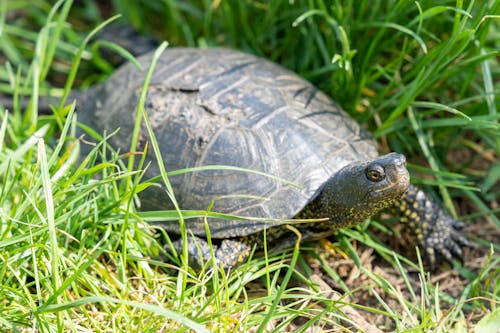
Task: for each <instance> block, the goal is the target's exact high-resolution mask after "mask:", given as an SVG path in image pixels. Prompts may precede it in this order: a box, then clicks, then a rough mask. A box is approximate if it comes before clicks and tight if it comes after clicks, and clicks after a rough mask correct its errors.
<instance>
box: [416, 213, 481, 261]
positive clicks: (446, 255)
mask: <svg viewBox="0 0 500 333" xmlns="http://www.w3.org/2000/svg"><path fill="white" fill-rule="evenodd" d="M438 209H439V211H438V212H437V214H436V216H435V217H436V218H435V220H434V221H429V224H430V227H429V228H427V229H426V230H424V232H423V233H424V235H423V236H424V237H423V239H424V247H425V249H426V254H427V260H428V262H429V264H430V266H431V268H432V269H434V268H435V265H436V262H437V258H436V254H438V256H440V257H441V258H442V259H444V260H445V261H447V262H448V263H449V264H450V265H453V259H458V260H459V261H460V263H461V264H462V265H463V264H464V258H463V250H462V248H463V247H471V246H472V243H471V242H470V241H469V240H467V238H466V237H465V236H464V235H463V234H462V232H461V230H460V229H463V227H464V226H465V225H466V224H465V223H463V222H459V221H456V220H455V219H453V218H452V217H451V216H449V215H448V214H446V213H445V212H443V211H442V210H441V208H438ZM432 222H434V223H432Z"/></svg>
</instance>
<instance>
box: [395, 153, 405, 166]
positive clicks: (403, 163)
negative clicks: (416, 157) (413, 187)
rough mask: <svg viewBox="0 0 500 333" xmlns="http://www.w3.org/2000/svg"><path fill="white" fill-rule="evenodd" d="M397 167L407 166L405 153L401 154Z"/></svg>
mask: <svg viewBox="0 0 500 333" xmlns="http://www.w3.org/2000/svg"><path fill="white" fill-rule="evenodd" d="M396 167H397V168H398V169H404V168H406V157H405V156H404V155H400V158H399V159H398V160H397V161H396Z"/></svg>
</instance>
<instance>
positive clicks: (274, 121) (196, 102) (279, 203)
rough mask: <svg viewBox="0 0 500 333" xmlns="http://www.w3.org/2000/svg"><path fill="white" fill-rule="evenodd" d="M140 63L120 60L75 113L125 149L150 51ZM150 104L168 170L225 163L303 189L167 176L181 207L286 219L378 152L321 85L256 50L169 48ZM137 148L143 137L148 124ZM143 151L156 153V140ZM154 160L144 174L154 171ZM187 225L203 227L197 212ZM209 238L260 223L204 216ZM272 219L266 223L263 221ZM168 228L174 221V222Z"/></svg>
mask: <svg viewBox="0 0 500 333" xmlns="http://www.w3.org/2000/svg"><path fill="white" fill-rule="evenodd" d="M139 60H140V62H141V64H142V65H143V67H144V70H143V71H140V70H138V69H137V68H136V67H135V66H133V65H132V64H126V65H124V66H122V67H121V68H120V69H119V70H117V71H116V73H115V74H114V75H113V76H112V77H111V78H110V79H109V80H108V81H107V82H106V83H105V84H104V85H102V86H100V87H98V88H97V89H94V90H93V91H91V92H90V93H88V94H86V96H84V97H83V98H81V99H80V101H79V105H78V114H79V119H80V120H81V121H82V122H84V123H86V124H87V125H90V126H91V127H93V128H94V129H97V130H99V131H100V132H103V131H104V130H106V132H107V133H111V132H112V131H114V130H115V129H116V128H120V131H119V132H118V133H117V134H116V135H115V136H113V137H112V138H111V140H110V142H111V144H112V145H113V146H114V147H115V148H119V149H120V151H121V152H126V151H128V149H129V147H130V139H131V137H132V130H133V127H134V119H135V109H136V105H137V101H138V97H139V94H140V90H141V86H142V84H143V80H144V76H145V73H146V71H147V68H148V67H149V64H150V61H151V54H149V55H145V56H143V57H141V58H140V59H139ZM145 105H146V112H147V115H148V117H149V119H150V121H151V124H152V127H153V129H154V131H155V135H156V139H157V140H158V143H159V145H160V149H161V151H162V154H163V160H164V161H165V163H166V169H167V171H172V170H178V169H183V168H188V167H197V166H206V165H231V166H237V167H242V168H248V169H253V170H258V171H262V172H265V173H268V174H271V175H275V176H278V177H281V178H285V179H287V180H289V181H291V182H293V183H295V184H298V185H300V186H301V187H302V189H296V188H294V187H292V186H289V185H287V184H284V183H283V182H280V181H277V180H274V179H272V178H268V177H263V176H260V175H256V174H252V173H246V172H240V171H228V170H213V171H202V172H192V173H186V174H182V175H178V176H173V177H171V178H170V181H171V183H172V186H173V188H174V191H175V196H176V198H177V200H178V202H179V204H180V207H181V208H182V209H203V210H204V209H207V207H208V206H209V205H210V202H211V201H214V206H213V208H212V211H217V212H224V213H231V214H235V215H239V216H251V217H266V218H277V219H287V218H292V217H293V216H295V215H296V214H297V213H298V212H300V211H301V210H302V209H303V208H304V206H305V205H306V204H307V203H308V202H309V201H310V200H311V199H312V198H313V196H314V195H315V194H316V193H317V192H318V190H319V189H320V188H321V186H322V185H323V184H324V182H326V181H327V180H328V179H329V178H330V177H332V175H334V174H335V173H336V172H337V171H338V170H339V169H340V168H342V167H343V166H345V165H346V164H348V163H351V162H353V161H357V160H364V159H370V158H373V157H375V156H377V150H376V144H375V143H374V141H373V140H372V139H371V138H370V136H369V135H368V134H367V133H365V132H364V131H362V130H361V129H360V126H359V125H358V124H357V123H356V122H355V121H354V120H353V119H352V118H351V117H350V116H349V115H347V114H346V113H345V112H344V111H342V110H341V109H340V108H339V106H338V105H336V104H335V103H334V102H333V101H332V100H331V99H330V98H329V97H328V96H327V95H326V94H324V93H323V92H321V91H319V90H317V89H316V88H315V87H314V86H313V85H311V84H310V83H308V82H307V81H305V80H303V79H302V78H300V77H299V76H297V75H296V74H294V73H292V72H290V71H288V70H286V69H284V68H282V67H280V66H278V65H277V64H274V63H272V62H269V61H266V60H264V59H261V58H258V57H255V56H253V55H249V54H245V53H242V52H238V51H232V50H227V49H206V50H202V49H190V48H170V49H167V50H166V51H165V52H164V53H163V55H162V56H161V58H160V59H159V61H158V63H157V65H156V68H155V71H154V75H153V77H152V80H151V83H150V86H149V90H148V95H147V101H146V104H145ZM140 138H141V140H140V146H141V147H140V148H142V147H144V145H145V143H146V140H147V139H148V135H147V131H146V129H145V127H143V128H142V130H141V133H140ZM148 159H149V160H151V161H156V160H155V158H154V154H153V152H152V149H149V150H148ZM158 170H159V169H158V167H157V165H156V162H153V163H152V165H151V166H150V167H149V168H148V169H147V172H146V179H147V178H150V177H153V176H156V175H158V174H159V171H158ZM142 205H143V208H144V209H148V210H161V209H169V208H171V207H172V206H171V204H170V200H169V199H168V197H167V195H166V194H165V192H164V191H163V190H161V189H159V188H153V187H151V188H150V189H149V190H148V191H146V192H145V193H144V195H143V196H142ZM186 223H187V225H188V228H190V229H191V230H192V231H193V233H195V234H197V235H204V234H205V229H204V227H203V224H200V221H195V220H187V221H186ZM209 223H210V229H211V235H212V237H214V238H224V237H233V236H243V235H247V234H250V233H254V232H258V231H261V230H262V229H263V228H264V225H263V224H261V223H255V222H252V221H225V220H209ZM268 226H269V225H268ZM166 228H167V230H169V231H174V232H175V231H176V230H178V224H177V223H176V222H174V223H172V224H167V225H166Z"/></svg>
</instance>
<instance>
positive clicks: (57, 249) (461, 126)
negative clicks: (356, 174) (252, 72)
mask: <svg viewBox="0 0 500 333" xmlns="http://www.w3.org/2000/svg"><path fill="white" fill-rule="evenodd" d="M116 14H120V15H121V16H120V17H118V18H117V17H115V15H116ZM499 14H500V1H498V0H489V1H486V0H483V1H463V0H457V1H445V0H441V1H430V0H429V1H426V0H422V1H405V0H401V1H390V0H386V1H371V0H357V1H354V0H351V1H349V0H345V1H322V0H308V1H306V0H296V1H293V0H292V1H278V0H276V1H268V2H266V1H256V0H244V1H224V0H215V1H209V0H200V1H180V0H179V1H176V0H163V1H157V0H151V1H130V0H114V1H97V0H82V1H63V0H61V1H44V0H38V1H24V0H15V1H14V0H0V63H1V65H2V66H1V67H0V117H1V118H0V120H1V123H0V139H1V140H0V184H1V187H0V221H1V222H0V223H1V224H0V261H1V262H2V265H1V267H0V313H1V316H0V330H2V331H13V332H28V331H33V332H38V331H40V332H48V331H82V332H88V331H92V332H94V331H95V332H111V331H137V330H142V331H145V332H153V331H164V332H170V331H186V330H188V331H189V330H191V331H197V332H206V331H214V332H234V331H244V332H247V331H253V332H263V331H297V332H319V331H339V332H340V331H342V332H344V331H356V330H363V331H372V332H376V331H377V330H381V331H384V332H388V331H397V332H420V331H435V332H465V331H471V330H475V332H494V331H498V329H499V327H498V323H499V322H500V310H499V309H498V304H499V302H500V280H499V276H500V267H499V261H500V259H499V257H498V255H497V253H498V251H499V248H500V220H499V214H498V213H499V206H498V197H499V193H500V186H499V178H500V163H499V162H498V156H499V152H500V130H499V129H500V126H499V122H498V119H499V118H500V115H499V112H498V109H499V103H498V101H499V98H498V96H499V84H498V83H499V80H498V78H499V64H498V59H499V57H498V55H499V43H500V33H499V24H498V22H499V21H498V20H499V17H500V16H499ZM111 17H114V18H116V21H115V22H114V23H116V22H119V23H121V24H128V25H133V26H134V27H135V28H136V29H137V30H138V31H140V32H141V33H142V34H144V35H145V36H149V37H151V38H154V39H156V40H158V41H161V40H167V41H168V42H169V44H170V46H169V47H174V46H181V45H189V46H196V47H208V46H226V47H231V48H237V49H241V50H244V51H247V52H250V53H253V54H257V55H259V56H262V57H265V58H268V59H271V60H273V61H275V62H278V63H280V64H282V65H283V66H285V67H287V68H289V69H291V70H293V71H295V72H297V73H298V74H299V75H301V76H303V77H304V78H306V79H307V80H310V81H311V82H313V83H314V84H315V85H316V86H318V87H319V88H320V89H322V90H323V91H325V92H326V93H327V94H329V95H331V96H332V97H333V98H334V99H335V100H336V101H338V102H339V103H340V104H341V105H342V107H343V108H344V109H345V110H346V111H348V112H349V113H350V114H351V115H352V116H353V117H354V118H356V119H357V120H358V121H359V122H360V123H361V124H362V125H363V126H365V127H366V128H368V129H369V130H370V131H371V132H372V133H373V135H374V137H375V138H376V139H377V141H378V142H379V143H380V150H381V152H387V151H399V152H404V153H405V155H406V156H407V158H408V160H409V162H410V165H409V166H410V170H411V172H412V181H413V182H414V183H417V184H419V185H420V186H423V187H425V188H426V189H427V190H428V191H429V192H430V193H432V194H433V196H434V197H435V198H436V200H437V201H439V202H442V204H443V206H445V207H446V209H448V210H449V211H450V212H451V213H452V214H453V215H455V216H458V217H459V219H460V220H462V221H465V222H466V223H467V225H468V227H467V228H466V233H467V234H468V236H469V238H470V239H471V240H472V241H473V242H474V243H475V244H477V248H474V249H468V250H466V253H465V257H464V261H465V262H464V265H461V264H459V263H455V265H453V266H454V267H452V268H451V269H450V267H449V266H448V265H446V264H443V266H442V267H440V268H439V269H438V270H437V271H435V272H432V273H428V272H426V270H425V268H424V267H422V264H421V263H420V261H419V260H418V257H417V256H416V254H415V251H414V250H413V246H408V240H407V239H406V238H405V235H404V233H403V232H402V231H401V229H400V226H399V225H397V224H396V223H393V221H392V222H391V221H389V222H387V221H385V222H384V221H382V219H379V218H375V219H373V221H370V222H367V223H364V224H363V225H361V226H359V227H357V228H354V229H352V230H343V231H341V232H340V233H339V234H338V235H337V237H336V238H335V239H332V240H330V241H326V242H323V243H321V244H319V245H318V244H316V245H315V244H304V245H303V246H302V247H301V249H300V251H299V248H298V247H296V248H294V249H289V250H286V251H282V252H278V253H270V254H269V255H267V256H265V257H261V258H254V259H252V260H251V261H250V262H249V263H248V264H245V265H242V266H241V267H239V268H237V269H235V270H233V271H231V272H229V274H227V272H224V271H218V270H210V269H207V270H202V271H201V272H194V271H192V270H190V269H189V268H188V267H187V266H186V264H185V263H183V262H182V260H181V259H178V261H177V262H175V261H174V262H173V263H166V262H163V261H161V260H158V258H159V255H160V254H161V253H162V245H161V244H162V241H163V240H164V237H163V236H162V235H161V233H160V235H158V232H156V231H155V230H154V228H153V227H151V226H150V225H148V224H147V223H146V222H147V221H148V218H150V217H151V216H148V215H147V214H144V213H142V212H138V211H137V210H136V209H135V207H136V201H135V200H136V197H135V194H136V193H137V192H138V191H140V190H141V189H143V188H144V184H143V183H142V180H141V177H140V176H141V173H140V172H139V171H138V170H135V169H133V168H131V167H129V166H128V165H127V159H126V156H122V155H119V154H118V153H116V152H113V150H112V147H108V146H107V145H106V144H105V142H103V143H101V144H100V145H99V146H97V147H96V148H95V149H94V150H93V151H92V152H91V153H90V154H89V155H88V156H87V157H86V158H84V159H83V160H82V159H79V158H78V149H77V147H78V145H79V141H78V140H75V137H74V135H75V134H74V133H75V126H76V123H75V121H76V118H75V112H74V108H73V107H72V104H71V102H72V101H71V98H68V96H71V95H69V93H70V91H71V90H77V89H79V90H84V89H86V88H88V87H90V86H92V85H95V84H97V83H99V82H102V81H104V80H106V78H107V77H108V76H109V75H110V74H111V73H112V72H113V70H114V68H115V60H114V59H118V60H119V58H120V57H119V56H117V55H122V56H123V55H125V57H126V58H130V56H128V55H126V54H125V52H123V49H120V48H119V47H117V46H116V45H114V44H112V43H110V42H109V40H106V39H105V38H104V37H103V36H104V33H103V34H101V35H99V33H97V30H98V29H100V28H102V25H103V23H109V20H108V18H111ZM107 20H108V21H107ZM96 28H98V29H96ZM42 97H53V98H54V99H52V101H53V102H52V108H51V109H50V112H49V113H48V114H43V113H42V112H40V110H41V109H42V107H44V101H45V99H44V98H42ZM58 101H60V102H58ZM104 152H109V153H108V154H105V153H104ZM184 208H186V209H189V207H184ZM166 213H168V212H166ZM382 217H384V216H382ZM389 220H390V219H389ZM331 242H334V243H331ZM332 249H336V251H332ZM393 250H394V251H393ZM342 251H344V252H346V253H347V254H348V256H344V255H342ZM407 258H409V259H407ZM336 291H340V292H341V293H340V294H338V293H336ZM377 327H378V328H377Z"/></svg>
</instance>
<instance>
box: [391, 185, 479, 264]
mask: <svg viewBox="0 0 500 333" xmlns="http://www.w3.org/2000/svg"><path fill="white" fill-rule="evenodd" d="M393 210H394V211H395V212H396V213H398V214H399V215H401V217H402V221H403V222H407V223H408V226H409V228H410V229H411V230H412V231H413V233H414V234H415V236H416V238H417V241H418V243H419V245H420V247H421V248H422V249H423V250H424V251H425V256H426V258H427V259H428V260H429V264H430V265H431V267H435V264H436V253H437V254H439V255H441V256H443V257H444V258H445V259H446V260H447V261H448V262H450V263H451V261H452V258H453V257H456V258H457V259H460V260H461V261H463V258H462V247H463V246H471V245H472V244H471V243H470V242H469V241H468V240H467V238H465V236H464V235H463V233H462V232H461V229H462V228H463V227H464V223H462V222H459V221H456V220H455V219H453V218H452V217H451V216H450V215H449V214H447V213H446V212H445V211H443V209H442V208H441V207H440V206H439V205H438V204H437V203H435V202H434V201H433V200H432V199H431V198H430V197H429V196H428V195H427V194H426V193H425V192H423V191H422V190H420V189H418V188H416V187H415V186H410V187H409V188H408V191H407V192H406V193H405V194H404V195H403V196H402V197H401V199H400V200H399V201H397V202H396V203H395V205H394V207H393Z"/></svg>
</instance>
